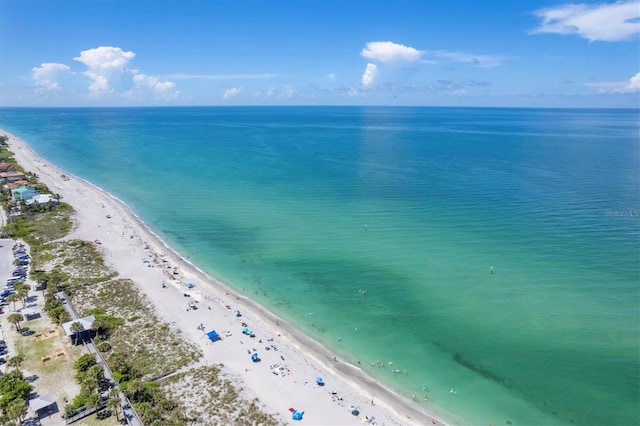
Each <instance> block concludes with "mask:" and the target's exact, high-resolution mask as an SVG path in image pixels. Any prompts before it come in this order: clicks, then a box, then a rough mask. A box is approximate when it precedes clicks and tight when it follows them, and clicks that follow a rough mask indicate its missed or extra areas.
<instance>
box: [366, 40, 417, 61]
mask: <svg viewBox="0 0 640 426" xmlns="http://www.w3.org/2000/svg"><path fill="white" fill-rule="evenodd" d="M422 54H423V52H421V51H419V50H416V49H414V48H413V47H408V46H405V45H402V44H397V43H394V42H392V41H372V42H369V43H367V45H366V47H365V48H364V49H362V52H360V55H362V56H363V57H364V58H367V59H369V60H372V61H379V62H383V63H392V62H416V61H418V60H420V58H421V57H422Z"/></svg>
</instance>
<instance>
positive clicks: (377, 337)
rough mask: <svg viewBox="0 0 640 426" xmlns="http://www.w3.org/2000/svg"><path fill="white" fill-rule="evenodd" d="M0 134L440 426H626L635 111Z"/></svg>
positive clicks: (633, 390)
mask: <svg viewBox="0 0 640 426" xmlns="http://www.w3.org/2000/svg"><path fill="white" fill-rule="evenodd" d="M0 128H2V129H4V130H6V131H9V132H11V133H13V134H15V135H16V136H18V137H20V138H22V139H23V140H25V141H26V142H27V143H28V144H29V145H30V146H31V147H32V148H33V149H34V150H35V151H36V152H37V153H38V154H39V155H41V156H42V157H44V158H45V159H47V160H49V161H51V162H53V163H54V164H56V165H58V166H60V167H62V168H64V169H65V170H67V171H68V172H70V173H72V174H75V175H77V176H80V177H82V178H85V179H87V180H89V181H90V182H92V183H94V184H96V185H98V186H100V187H102V188H104V189H106V190H107V191H109V192H111V193H112V194H114V195H116V196H117V197H118V198H120V199H121V200H123V201H124V202H126V203H127V204H128V205H129V206H130V207H131V208H132V209H133V210H134V211H135V212H136V214H138V215H139V216H140V217H141V218H142V219H143V220H144V221H145V222H146V223H147V224H148V225H149V226H150V227H151V228H152V229H153V230H154V231H155V232H156V233H158V234H159V235H160V236H161V237H162V238H163V239H164V240H165V241H166V242H167V243H168V244H169V245H170V246H172V247H173V248H175V249H176V250H177V251H178V252H180V253H181V254H182V255H183V256H184V257H186V258H188V259H189V260H190V261H191V262H192V263H194V264H195V265H197V266H199V267H200V268H202V269H203V270H205V271H207V272H208V273H209V274H211V275H213V276H216V277H218V278H219V279H221V280H222V281H224V282H225V283H227V284H228V285H229V286H231V287H233V288H235V289H237V290H238V291H240V292H242V293H243V294H246V295H247V296H249V297H252V298H253V299H255V300H256V301H258V302H259V303H261V304H262V305H264V306H265V307H266V308H267V309H269V310H272V311H273V312H275V313H276V314H278V315H279V316H281V317H283V318H285V319H287V320H288V321H290V322H292V323H294V324H296V325H298V326H299V328H300V329H301V330H303V331H305V332H306V333H307V334H309V335H310V336H312V337H313V338H315V339H317V340H318V341H320V342H322V343H323V344H324V345H326V346H327V347H329V348H330V349H332V350H333V351H334V352H335V353H336V354H337V356H339V357H340V358H341V359H344V360H347V361H349V362H352V363H353V364H356V365H358V364H359V365H360V366H361V367H362V368H363V369H364V370H365V371H367V372H368V373H369V374H371V375H372V376H373V377H374V378H376V379H377V380H379V381H380V382H382V383H384V384H385V385H387V386H388V387H390V388H392V389H394V390H395V391H396V392H398V393H400V394H402V395H405V396H407V397H408V398H412V397H413V396H414V395H415V400H416V401H415V403H416V404H421V405H424V406H426V407H428V408H429V409H431V410H434V411H435V412H436V413H438V414H439V415H441V416H443V418H445V419H447V420H449V421H451V422H454V423H459V424H473V425H488V424H492V425H638V424H640V412H639V403H638V401H640V217H639V214H638V213H639V210H640V152H639V150H640V148H639V147H640V143H639V142H640V114H639V111H638V110H596V109H501V108H413V107H411V108H408V107H407V108H402V107H392V108H387V107H232V108H228V107H193V108H190V107H180V108H103V109H99V108H78V109H74V108H43V109H40V108H37V109H36V108H1V109H0ZM425 388H426V389H425Z"/></svg>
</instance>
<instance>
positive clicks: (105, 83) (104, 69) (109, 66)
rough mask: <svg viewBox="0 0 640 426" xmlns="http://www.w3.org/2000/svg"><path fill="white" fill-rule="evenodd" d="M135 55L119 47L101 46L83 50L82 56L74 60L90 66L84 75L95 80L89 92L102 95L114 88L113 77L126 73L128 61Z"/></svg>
mask: <svg viewBox="0 0 640 426" xmlns="http://www.w3.org/2000/svg"><path fill="white" fill-rule="evenodd" d="M135 56H136V54H135V53H133V52H125V51H123V50H122V49H121V48H119V47H112V46H100V47H96V48H95V49H89V50H83V51H82V52H80V56H78V57H75V58H73V60H74V61H78V62H81V63H83V64H84V65H86V66H87V68H88V69H87V71H85V72H84V75H86V76H87V77H89V78H90V79H91V80H93V82H92V83H91V85H90V86H89V93H91V94H92V95H101V94H104V93H109V92H110V91H111V90H112V88H111V83H112V81H113V79H114V78H116V77H119V76H121V75H122V74H123V73H124V71H125V69H126V65H127V63H128V62H129V61H131V60H132V59H133V58H134V57H135Z"/></svg>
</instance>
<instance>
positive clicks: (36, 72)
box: [31, 62, 71, 91]
mask: <svg viewBox="0 0 640 426" xmlns="http://www.w3.org/2000/svg"><path fill="white" fill-rule="evenodd" d="M70 71H71V69H70V68H69V67H68V66H67V65H64V64H56V63H51V62H47V63H44V64H42V65H40V66H39V67H33V69H32V70H31V77H32V78H33V81H34V82H35V84H36V86H38V88H39V89H41V90H44V91H51V90H60V84H59V83H58V77H59V76H60V74H62V73H68V72H70Z"/></svg>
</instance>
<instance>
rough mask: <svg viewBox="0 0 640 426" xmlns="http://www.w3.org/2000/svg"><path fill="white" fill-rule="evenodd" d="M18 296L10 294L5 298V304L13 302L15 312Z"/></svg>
mask: <svg viewBox="0 0 640 426" xmlns="http://www.w3.org/2000/svg"><path fill="white" fill-rule="evenodd" d="M18 299H19V298H18V295H17V294H15V293H14V294H10V295H8V296H7V302H9V303H11V302H13V310H14V311H15V310H16V300H18Z"/></svg>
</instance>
